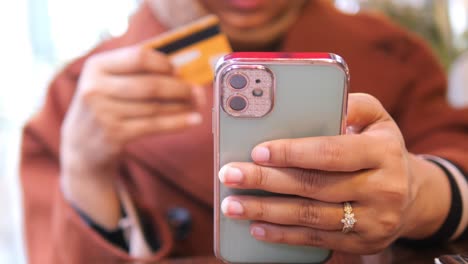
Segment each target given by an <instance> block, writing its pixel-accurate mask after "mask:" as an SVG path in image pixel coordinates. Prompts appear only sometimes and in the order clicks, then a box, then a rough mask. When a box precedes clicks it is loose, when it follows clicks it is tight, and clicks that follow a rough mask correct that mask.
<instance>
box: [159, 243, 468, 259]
mask: <svg viewBox="0 0 468 264" xmlns="http://www.w3.org/2000/svg"><path fill="white" fill-rule="evenodd" d="M462 252H468V240H465V241H459V242H456V243H451V244H448V245H445V246H434V247H432V248H424V249H414V248H407V247H403V246H401V245H394V246H392V247H391V248H388V249H387V250H385V251H384V252H382V253H380V254H376V255H372V256H356V255H349V254H342V253H338V252H335V253H334V254H333V257H332V258H331V259H330V261H328V262H327V264H341V263H343V264H344V263H346V264H374V263H378V264H387V263H388V264H393V263H411V264H423V263H424V264H427V263H429V264H430V263H434V258H435V257H438V256H440V255H445V254H457V253H458V254H459V253H462ZM162 263H163V264H220V263H222V262H221V261H219V260H217V259H216V258H214V257H194V258H184V259H176V260H166V261H164V262H162Z"/></svg>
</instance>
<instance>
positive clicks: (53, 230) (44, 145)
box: [20, 71, 172, 264]
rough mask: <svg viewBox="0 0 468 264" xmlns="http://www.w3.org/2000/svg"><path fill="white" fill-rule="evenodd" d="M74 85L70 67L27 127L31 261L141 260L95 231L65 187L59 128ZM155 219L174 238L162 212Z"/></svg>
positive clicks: (164, 250) (166, 244) (24, 152)
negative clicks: (63, 190)
mask: <svg viewBox="0 0 468 264" xmlns="http://www.w3.org/2000/svg"><path fill="white" fill-rule="evenodd" d="M75 84H76V81H75V80H73V79H72V78H69V77H68V76H67V74H66V71H65V73H62V74H60V75H59V76H58V77H57V78H56V79H55V81H54V82H53V83H52V85H51V86H50V88H49V92H48V95H47V97H46V101H45V104H44V106H43V107H42V109H41V110H40V111H39V112H38V113H37V114H36V115H35V116H34V117H33V118H32V119H31V120H30V121H29V122H28V124H27V125H26V126H25V128H24V131H23V138H22V149H21V162H20V177H21V183H22V188H23V205H24V213H25V214H24V217H25V218H24V219H25V236H26V245H27V252H28V258H29V263H32V264H42V263H50V264H61V263H71V264H73V263H132V261H133V260H137V258H134V257H132V256H130V254H129V253H127V252H124V251H122V250H121V249H120V248H119V247H116V246H114V245H113V244H111V243H109V242H107V241H106V240H105V239H103V238H102V237H100V236H99V235H98V233H96V232H94V231H93V229H92V228H90V227H89V226H88V225H87V224H86V223H85V222H84V221H83V220H82V219H81V218H80V216H79V215H78V213H77V212H76V211H75V210H74V208H73V207H71V206H70V205H69V204H68V202H67V201H66V200H65V199H64V196H63V195H62V193H61V190H60V184H59V182H60V162H59V158H58V157H59V154H58V149H59V138H60V127H61V122H62V119H63V116H64V109H66V108H67V105H68V101H69V100H70V99H71V96H72V94H73V93H72V92H73V90H74V87H75ZM151 220H152V222H153V223H155V226H156V228H154V229H155V230H156V232H157V233H158V237H160V238H169V237H170V234H169V227H168V226H167V224H166V223H165V222H164V221H163V218H162V217H161V216H159V215H152V219H151ZM171 243H172V242H171V241H170V240H169V241H167V240H166V241H165V240H164V239H163V241H161V247H160V249H159V250H158V251H157V252H153V253H152V254H150V255H148V256H146V257H145V258H143V259H141V258H140V259H138V260H139V261H142V262H152V261H156V260H159V259H161V258H163V257H164V256H167V255H168V253H169V250H170V247H171ZM129 246H130V248H132V245H129ZM133 248H134V251H138V249H135V247H133Z"/></svg>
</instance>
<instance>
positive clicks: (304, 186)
mask: <svg viewBox="0 0 468 264" xmlns="http://www.w3.org/2000/svg"><path fill="white" fill-rule="evenodd" d="M296 177H297V181H298V183H299V186H298V190H297V191H298V193H299V194H303V195H305V196H307V197H310V196H313V195H314V194H316V193H317V192H318V191H319V190H321V189H322V187H324V185H325V178H324V177H323V175H322V174H320V172H318V171H316V170H304V169H299V170H296Z"/></svg>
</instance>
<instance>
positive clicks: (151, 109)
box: [60, 46, 203, 228]
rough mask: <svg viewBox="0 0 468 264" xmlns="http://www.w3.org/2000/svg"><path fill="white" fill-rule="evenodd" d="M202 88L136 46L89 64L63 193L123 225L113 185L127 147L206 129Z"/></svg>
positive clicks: (107, 221) (109, 222) (73, 121)
mask: <svg viewBox="0 0 468 264" xmlns="http://www.w3.org/2000/svg"><path fill="white" fill-rule="evenodd" d="M201 92H202V90H201V89H200V88H194V87H191V85H189V84H187V83H184V82H182V81H181V80H179V79H177V78H176V77H175V76H174V74H173V69H172V66H171V64H170V62H169V60H168V59H167V57H166V56H165V55H164V54H162V53H158V52H156V51H154V50H152V49H149V48H145V47H142V46H133V47H127V48H122V49H117V50H113V51H109V52H105V53H101V54H98V55H95V56H93V57H91V58H89V59H88V60H87V61H86V63H85V66H84V69H83V72H82V74H81V77H80V79H79V82H78V87H77V91H76V94H75V96H74V98H73V101H72V103H71V106H70V109H69V111H68V112H67V115H66V117H65V121H64V124H63V126H62V134H61V135H62V140H61V153H60V155H61V157H60V159H61V172H62V178H61V179H62V187H63V191H64V194H65V196H66V197H67V199H69V200H71V202H72V203H73V204H75V205H76V206H78V207H79V208H80V209H81V210H83V211H84V212H85V213H87V214H88V215H89V216H90V217H92V218H93V219H94V220H95V221H96V222H98V223H100V224H101V225H103V226H105V227H108V228H112V227H115V226H116V225H117V222H118V220H119V218H120V203H119V201H118V199H117V195H116V192H115V188H114V187H115V186H114V184H113V181H114V180H115V178H114V177H115V176H116V175H117V172H118V161H119V157H120V155H121V154H122V152H123V149H124V147H125V145H126V144H128V143H129V142H131V141H133V140H136V139H138V138H141V137H143V136H146V135H153V134H160V133H170V132H174V131H177V130H180V129H184V128H188V127H191V126H193V125H196V124H199V123H200V122H201V115H200V114H199V113H197V112H196V107H197V102H198V103H199V102H201V101H202V97H203V94H201Z"/></svg>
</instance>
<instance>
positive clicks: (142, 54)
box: [87, 45, 173, 74]
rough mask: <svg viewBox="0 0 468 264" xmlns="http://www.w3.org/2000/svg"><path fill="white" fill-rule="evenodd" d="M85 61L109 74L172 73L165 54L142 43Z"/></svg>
mask: <svg viewBox="0 0 468 264" xmlns="http://www.w3.org/2000/svg"><path fill="white" fill-rule="evenodd" d="M87 63H90V64H91V65H93V66H94V67H97V68H98V69H99V70H101V71H104V72H107V73H110V74H132V73H159V74H173V67H172V64H171V62H170V61H169V59H168V58H167V56H166V55H165V54H163V53H161V52H158V51H155V50H153V49H151V48H149V47H147V46H142V45H135V46H130V47H125V48H120V49H116V50H112V51H108V52H105V53H101V54H98V55H95V56H93V57H91V58H89V59H88V61H87Z"/></svg>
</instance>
